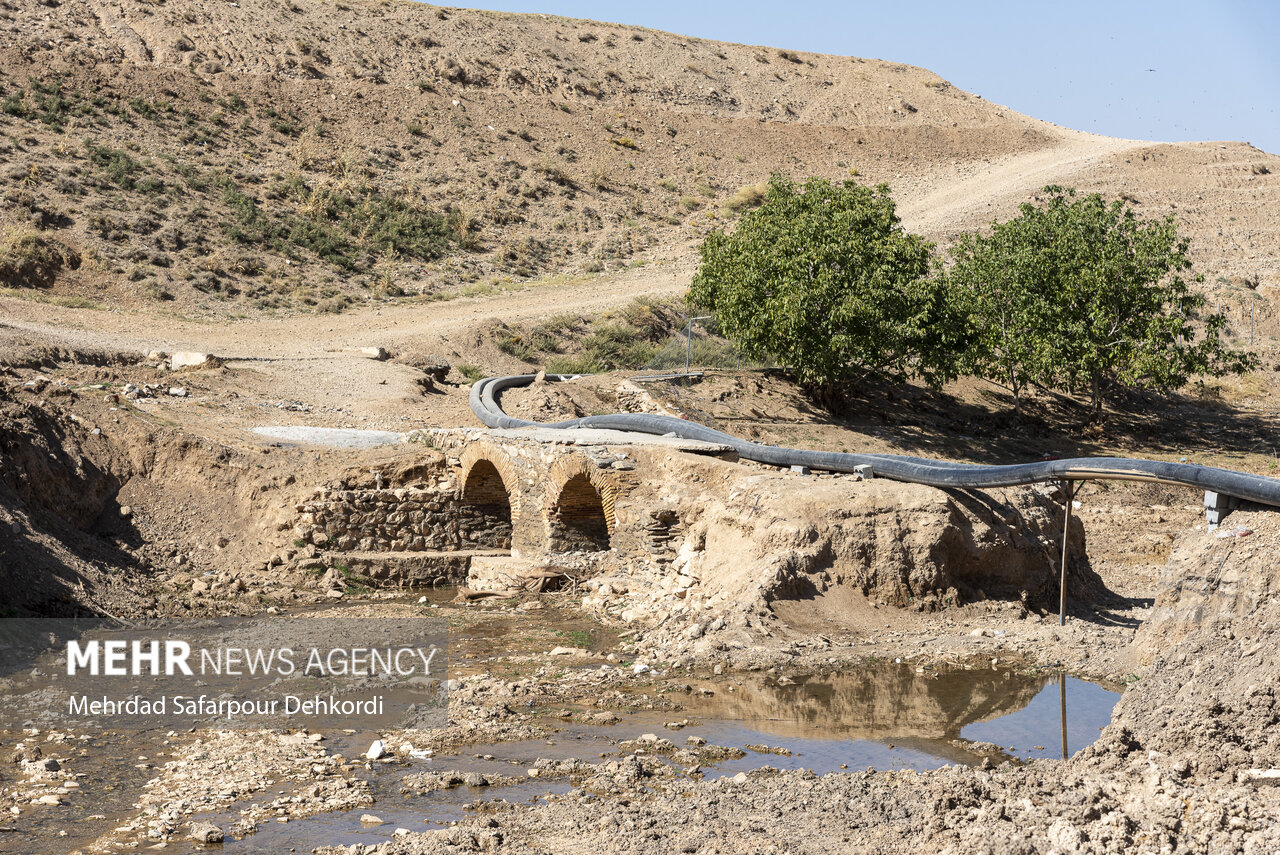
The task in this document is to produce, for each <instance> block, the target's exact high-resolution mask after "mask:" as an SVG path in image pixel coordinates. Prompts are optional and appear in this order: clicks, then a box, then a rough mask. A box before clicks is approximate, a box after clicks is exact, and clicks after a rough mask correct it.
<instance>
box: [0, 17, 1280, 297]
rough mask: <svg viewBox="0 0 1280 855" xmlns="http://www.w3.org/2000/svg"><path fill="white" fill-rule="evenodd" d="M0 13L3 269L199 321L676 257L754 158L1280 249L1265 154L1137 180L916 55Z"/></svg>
mask: <svg viewBox="0 0 1280 855" xmlns="http://www.w3.org/2000/svg"><path fill="white" fill-rule="evenodd" d="M0 29H3V30H4V33H3V38H0V90H2V91H0V135H2V136H0V150H2V153H3V155H4V160H5V161H6V162H7V165H6V166H5V167H4V170H3V175H0V182H2V184H0V194H3V198H4V200H5V203H6V205H5V210H4V212H3V217H4V220H5V223H4V225H5V240H6V245H5V248H4V250H5V252H6V253H7V254H8V255H9V256H15V257H17V258H19V260H22V259H25V260H26V263H25V265H24V264H22V263H13V264H9V265H8V266H7V268H6V270H5V272H6V274H7V275H6V279H8V280H9V281H8V284H10V285H12V286H17V287H19V288H26V289H32V288H38V289H43V291H44V292H45V293H49V292H52V293H54V294H56V295H60V296H61V297H63V298H65V297H67V296H68V295H71V296H76V297H80V298H88V299H91V300H94V301H96V302H99V303H110V304H112V305H117V306H120V305H135V306H140V307H144V308H146V307H160V308H164V307H166V306H172V307H173V308H174V309H176V310H178V311H181V312H183V313H186V314H192V315H200V316H206V317H214V318H219V317H226V316H228V315H240V314H246V313H248V314H250V315H253V314H257V313H259V312H264V311H265V312H276V311H291V310H295V309H303V310H306V309H312V308H321V309H341V308H344V307H346V306H349V305H351V304H352V303H353V302H361V301H365V300H369V299H377V300H381V299H388V298H396V297H398V296H400V295H403V294H409V295H414V296H416V295H419V294H425V295H434V296H439V295H441V294H449V293H454V292H457V291H459V290H464V289H469V290H470V291H471V292H476V291H479V292H481V293H483V292H486V291H489V290H492V289H494V288H502V287H506V285H507V284H508V283H509V282H510V281H512V280H519V279H524V278H529V277H537V276H541V275H545V274H555V273H580V272H597V271H604V270H612V269H619V268H622V267H625V266H627V265H629V264H632V263H635V262H637V261H644V260H656V259H673V258H674V259H684V260H686V261H687V259H688V258H689V254H690V251H691V247H692V246H694V245H695V242H696V241H697V239H698V238H700V236H701V235H703V234H705V233H706V232H707V231H708V230H710V229H714V228H724V227H727V226H729V225H731V222H732V218H733V217H734V216H735V212H736V211H737V210H740V208H741V206H742V204H743V203H744V202H748V201H749V199H750V193H749V192H744V191H743V188H748V187H749V186H750V185H753V184H757V183H758V182H760V181H762V180H764V179H765V178H766V177H767V176H768V174H769V173H770V172H772V171H774V170H782V171H784V172H788V173H790V174H792V175H796V176H806V175H813V174H816V175H823V176H827V177H832V178H842V177H848V176H849V175H850V174H856V175H857V176H859V178H860V180H864V181H869V182H879V181H887V182H889V183H890V184H891V185H892V186H893V187H894V191H895V193H896V194H897V196H898V197H899V199H900V200H901V202H902V207H903V213H904V217H905V219H906V221H907V223H908V225H909V226H911V227H913V228H917V229H919V230H922V231H924V232H925V233H926V234H928V235H929V236H931V237H936V238H942V239H945V238H946V237H947V236H948V235H949V234H951V233H953V232H954V231H956V230H958V229H961V228H970V227H974V226H978V225H981V224H982V223H983V222H985V221H987V220H989V219H990V218H991V217H993V216H1002V215H1006V214H1008V213H1009V212H1011V211H1013V210H1015V206H1016V204H1017V203H1018V202H1020V201H1024V200H1025V199H1026V198H1027V197H1028V195H1029V194H1030V193H1032V192H1034V191H1035V190H1036V189H1037V188H1038V187H1039V186H1041V185H1043V184H1044V183H1048V182H1050V181H1064V182H1070V183H1077V184H1080V185H1082V186H1085V185H1089V186H1095V185H1096V186H1098V187H1099V188H1100V189H1104V190H1112V191H1117V190H1120V189H1122V188H1123V189H1125V190H1126V191H1127V192H1133V193H1134V195H1136V196H1138V197H1139V198H1143V197H1147V198H1149V199H1150V200H1151V210H1152V211H1153V212H1163V211H1165V210H1171V209H1172V204H1173V199H1174V198H1176V197H1180V196H1181V195H1182V194H1183V193H1184V191H1185V189H1186V188H1187V187H1188V186H1189V185H1191V186H1195V187H1196V188H1197V192H1199V193H1200V194H1201V196H1202V198H1201V199H1200V200H1198V201H1197V206H1196V218H1197V219H1196V224H1195V226H1194V229H1193V231H1194V236H1195V237H1196V238H1197V240H1198V241H1200V242H1201V244H1202V246H1201V249H1202V260H1203V262H1204V265H1205V267H1206V269H1207V270H1208V271H1209V272H1210V273H1211V274H1214V275H1218V274H1224V275H1227V276H1229V277H1235V279H1236V280H1241V281H1242V280H1243V278H1245V277H1249V276H1253V277H1256V276H1261V277H1262V278H1263V279H1268V278H1274V276H1275V271H1276V270H1277V266H1278V262H1277V251H1276V246H1277V244H1280V240H1277V225H1276V223H1275V221H1274V218H1273V217H1272V215H1271V214H1270V209H1269V208H1268V206H1267V205H1266V204H1258V203H1257V202H1261V203H1265V201H1266V200H1269V199H1272V198H1273V197H1274V194H1275V192H1276V186H1277V185H1276V180H1277V179H1276V173H1278V172H1280V164H1274V165H1275V166H1276V168H1275V169H1270V167H1268V166H1267V164H1269V163H1273V162H1274V161H1275V159H1274V158H1271V157H1270V156H1268V155H1263V154H1262V153H1260V152H1254V151H1252V150H1249V149H1247V147H1244V146H1239V145H1236V146H1230V147H1228V149H1226V150H1222V149H1218V148H1214V147H1202V148H1197V147H1187V146H1175V147H1172V151H1173V152H1174V153H1175V154H1176V159H1177V161H1178V166H1177V168H1175V169H1173V170H1168V169H1161V168H1158V165H1157V164H1156V163H1155V162H1151V161H1149V160H1146V159H1143V158H1142V155H1140V154H1136V153H1137V152H1140V151H1141V152H1142V153H1143V154H1145V153H1146V152H1147V151H1148V149H1147V148H1143V147H1142V146H1140V144H1137V143H1132V142H1125V141H1117V140H1111V139H1107V138H1102V137H1096V136H1092V135H1087V134H1080V133H1077V132H1071V131H1066V130H1064V129H1061V128H1057V127H1055V126H1052V125H1049V124H1047V123H1044V122H1040V121H1037V120H1034V119H1031V118H1028V117H1026V116H1022V115H1020V114H1018V113H1015V112H1013V111H1011V110H1008V109H1006V108H1003V107H1000V106H999V105H995V104H991V103H989V102H987V101H985V100H983V99H982V98H981V97H979V96H977V95H973V94H970V93H967V92H963V91H961V90H958V89H956V88H955V87H953V86H951V85H950V84H948V83H947V82H946V81H944V80H942V79H941V78H939V77H938V76H937V75H935V74H933V73H931V72H928V71H925V70H923V69H919V68H914V67H911V66H905V65H899V64H894V63H887V62H881V61H876V60H863V59H857V58H849V57H834V56H823V55H816V54H804V53H797V52H793V51H788V50H785V49H778V48H764V47H751V46H743V45H730V44H722V43H717V42H709V41H703V40H698V39H689V38H684V37H681V36H677V35H672V34H668V33H661V32H656V31H651V30H645V29H640V28H634V27H624V26H619V25H612V24H600V23H595V22H589V21H578V20H569V19H563V18H553V17H549V16H540V15H526V16H517V15H504V14H496V13H486V12H473V11H462V10H451V9H443V8H437V7H432V6H425V5H422V4H417V3H409V2H396V3H393V2H343V3H337V4H334V3H329V2H318V0H296V2H272V0H268V1H267V2H254V3H245V4H242V5H235V4H229V3H221V4H196V3H191V2H189V0H178V1H177V2H175V1H174V0H170V2H167V3H164V4H152V3H145V2H135V0H126V2H122V3H115V4H106V3H98V2H85V0H66V2H61V3H60V4H58V5H56V6H47V5H43V4H40V3H37V2H34V0H6V2H5V4H4V5H3V6H0ZM1152 151H1156V150H1154V149H1153V150H1152ZM1224 151H1225V154H1224ZM1224 157H1225V162H1224V161H1223V158H1224ZM1108 158H1111V160H1108ZM1263 170H1268V171H1263ZM1201 176H1203V180H1201ZM1209 176H1212V177H1213V180H1210V179H1209ZM1245 200H1248V201H1249V202H1251V203H1254V204H1242V203H1243V202H1244V201H1245ZM1143 201H1144V202H1145V201H1146V199H1143ZM1233 206H1235V207H1236V208H1239V209H1240V210H1239V211H1238V213H1236V214H1235V215H1236V216H1238V221H1237V222H1238V225H1233V227H1232V228H1231V229H1230V230H1229V231H1225V230H1224V233H1223V234H1221V235H1219V234H1217V232H1218V231H1219V230H1220V229H1219V228H1216V227H1215V225H1214V221H1215V219H1221V220H1225V217H1223V216H1222V215H1223V214H1224V213H1225V212H1226V211H1227V210H1229V209H1232V207H1233ZM1242 246H1243V247H1244V249H1245V251H1246V254H1251V255H1253V256H1254V258H1252V259H1248V262H1247V263H1243V262H1242V261H1241V259H1239V258H1238V255H1239V252H1240V249H1241V247H1242ZM27 293H30V292H27Z"/></svg>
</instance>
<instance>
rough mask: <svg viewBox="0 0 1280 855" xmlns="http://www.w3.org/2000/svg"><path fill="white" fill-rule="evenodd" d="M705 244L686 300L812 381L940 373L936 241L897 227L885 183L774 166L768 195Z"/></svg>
mask: <svg viewBox="0 0 1280 855" xmlns="http://www.w3.org/2000/svg"><path fill="white" fill-rule="evenodd" d="M700 255H701V264H700V265H699V268H698V272H697V274H696V275H695V276H694V278H693V283H692V286H691V288H690V291H689V302H690V304H691V305H693V306H696V307H699V308H705V309H708V310H710V311H711V312H712V313H714V315H715V317H716V319H717V320H718V321H719V323H720V328H721V330H722V331H723V332H724V333H725V334H726V335H727V336H728V337H729V338H730V339H732V340H733V341H735V342H737V343H738V345H739V346H740V347H741V348H742V349H743V351H744V353H745V354H746V355H747V356H748V357H749V358H752V359H765V360H767V359H776V360H778V361H780V362H783V363H785V364H787V365H790V366H792V367H793V368H794V370H795V372H796V374H797V378H798V379H799V381H800V382H801V383H802V384H804V385H805V386H808V387H810V388H811V389H815V390H826V391H830V390H831V389H832V388H834V387H835V386H836V385H838V384H840V383H842V382H844V381H847V380H850V379H856V378H857V377H859V376H866V375H868V374H871V373H884V374H888V375H891V376H897V377H901V376H904V375H907V374H909V373H920V374H923V375H925V376H927V377H928V378H930V379H942V378H943V377H944V375H946V374H947V372H948V370H949V365H950V363H949V362H948V360H947V359H946V358H945V354H947V353H955V352H956V351H957V345H956V341H955V338H954V336H953V335H951V336H949V334H948V330H950V329H951V325H948V324H946V323H944V322H943V321H944V320H945V317H944V316H945V314H946V311H947V309H948V305H947V303H946V301H945V300H944V299H943V294H942V291H941V288H940V285H939V283H938V281H937V280H936V279H935V278H934V277H933V276H932V273H933V271H934V268H935V264H934V254H933V244H931V243H929V242H928V241H926V240H924V239H923V238H921V237H919V236H918V235H913V234H910V233H908V232H906V231H904V230H903V229H902V227H901V225H900V223H899V220H898V217H897V215H896V213H895V211H894V203H893V200H892V199H891V198H890V196H889V188H888V187H886V186H884V185H881V186H879V187H877V188H875V189H874V190H872V189H871V188H868V187H865V186H863V185H861V184H858V183H857V182H854V181H845V182H843V183H839V184H833V183H832V182H830V181H826V180H823V179H820V178H811V179H809V181H808V182H806V183H805V184H804V185H803V186H798V185H797V184H796V183H795V182H793V181H791V180H790V179H788V178H786V177H784V176H781V175H774V176H773V177H772V179H770V181H769V189H768V192H767V193H766V194H765V200H764V203H763V204H762V205H761V206H760V207H759V208H756V209H755V210H753V211H750V212H748V213H746V214H744V215H743V216H742V218H741V219H740V220H739V222H738V226H737V228H736V229H735V230H734V231H733V233H732V234H724V233H722V232H714V233H712V234H710V235H708V236H707V239H706V240H705V241H704V242H703V244H702V246H701V249H700Z"/></svg>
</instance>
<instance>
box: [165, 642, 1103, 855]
mask: <svg viewBox="0 0 1280 855" xmlns="http://www.w3.org/2000/svg"><path fill="white" fill-rule="evenodd" d="M661 688H666V689H668V690H669V689H671V688H672V687H671V686H667V687H661ZM674 688H675V691H674V692H671V691H666V692H663V696H664V697H667V698H669V699H671V700H674V701H675V702H676V704H677V705H678V706H679V707H681V709H679V710H678V711H675V712H672V711H669V710H667V711H662V712H654V711H642V712H634V713H621V718H620V721H619V722H618V723H617V724H614V725H605V726H593V725H585V724H563V725H561V729H560V730H559V732H557V733H556V734H554V735H553V736H551V737H550V738H549V739H536V740H523V741H519V742H508V743H490V744H477V745H469V746H463V747H462V748H460V749H458V750H457V751H456V752H453V753H450V754H447V755H440V756H436V757H432V758H429V759H425V760H420V761H415V762H414V763H412V764H411V766H409V767H405V766H398V765H397V766H386V767H379V768H377V769H375V770H374V772H372V773H365V774H366V776H367V779H368V780H369V782H370V786H371V789H372V791H373V794H374V796H375V798H376V802H375V804H374V805H372V806H371V807H367V808H362V809H357V810H352V811H341V812H335V813H330V814H324V815H320V816H315V817H310V818H304V819H297V820H292V821H290V822H289V823H277V822H267V823H264V824H263V825H262V826H260V830H259V831H258V832H257V833H256V834H253V835H251V836H249V837H246V838H244V839H243V840H240V841H236V840H231V839H228V840H227V841H226V842H225V843H224V844H223V847H222V850H223V851H227V852H256V851H286V850H288V848H289V847H296V848H297V850H298V851H308V850H309V849H311V848H314V847H316V846H320V845H332V844H338V843H341V844H351V843H364V844H372V843H379V842H382V841H385V840H387V839H388V838H390V837H391V835H392V833H393V832H394V831H395V829H396V828H407V829H410V830H412V831H425V830H428V829H430V828H438V827H440V825H441V824H442V823H447V822H449V821H452V820H457V819H460V818H462V817H463V816H464V815H465V814H466V812H467V807H468V805H470V804H471V803H472V802H474V801H476V800H490V799H505V800H506V801H509V802H522V803H525V804H533V803H536V802H537V801H539V800H540V799H542V798H544V797H545V796H547V795H548V794H554V793H563V792H567V791H568V790H569V789H570V786H571V785H570V783H569V781H568V780H567V779H564V778H556V779H539V780H532V779H531V780H529V781H527V782H526V781H522V782H521V783H519V784H517V785H515V786H508V787H488V788H483V789H472V788H470V787H466V786H460V787H457V788H456V789H453V790H444V791H437V792H433V793H429V794H426V795H405V794H401V793H400V792H399V781H400V779H401V778H402V777H403V776H404V775H406V774H410V773H412V772H420V771H427V770H440V771H443V770H456V771H462V772H468V771H476V772H482V773H484V774H488V775H504V776H517V777H520V776H523V775H524V774H525V770H526V769H527V768H529V767H531V766H533V765H534V763H535V762H536V761H537V760H538V759H540V758H545V759H568V758H578V759H582V760H585V761H588V762H593V763H599V762H602V761H604V760H607V759H608V758H611V757H616V756H618V754H619V750H620V749H619V748H618V746H617V743H618V742H620V741H623V740H633V739H637V738H639V737H641V736H644V735H646V734H654V735H656V736H658V737H660V738H664V739H669V740H671V741H672V742H673V743H675V744H676V745H677V746H678V747H684V746H685V745H686V744H687V742H688V740H689V738H690V737H698V738H701V739H705V740H706V741H707V743H708V744H712V745H722V746H726V747H732V748H739V749H742V750H744V751H745V754H744V756H742V757H738V758H732V759H727V760H724V761H721V762H718V763H714V764H710V765H707V766H705V767H704V768H703V770H702V774H703V775H704V776H706V777H708V778H714V777H720V776H732V775H736V774H737V773H738V772H744V771H750V770H752V769H759V768H762V767H765V766H768V767H772V768H776V769H810V770H813V771H814V772H817V773H820V774H821V773H827V772H839V771H845V770H847V771H861V770H863V769H867V768H874V769H908V768H909V769H916V770H921V771H923V770H926V769H935V768H938V767H940V766H944V765H947V764H954V763H965V764H975V763H981V762H982V761H983V760H984V759H988V758H989V759H991V760H993V761H997V762H998V761H1000V760H1030V759H1034V758H1038V757H1053V756H1059V755H1060V754H1061V752H1062V747H1063V745H1064V740H1065V745H1066V750H1067V752H1068V754H1071V753H1074V752H1076V751H1078V750H1080V749H1081V748H1083V747H1084V746H1086V745H1088V744H1090V743H1092V742H1093V741H1094V740H1095V739H1097V736H1098V732H1099V731H1100V730H1101V729H1102V728H1103V727H1105V726H1106V725H1107V723H1108V722H1109V721H1110V719H1111V711H1112V707H1114V706H1115V703H1116V701H1118V700H1119V698H1120V694H1119V693H1118V692H1113V691H1110V690H1108V689H1106V688H1103V687H1102V686H1098V685H1095V684H1093V683H1089V682H1086V681H1084V680H1078V679H1076V678H1074V677H1067V676H1063V675H1045V674H1038V675H1023V674H1016V673H1013V672H1005V671H956V672H950V673H947V674H942V675H934V676H928V675H920V674H917V673H916V672H915V670H914V669H913V668H910V667H908V666H898V665H890V664H880V665H874V666H871V667H869V668H867V669H865V670H863V671H860V672H858V673H857V674H836V675H830V676H825V677H811V678H807V679H802V680H799V681H798V682H797V683H795V684H792V685H779V684H778V683H777V681H776V680H774V679H772V678H755V679H751V678H737V677H735V678H734V679H731V680H729V681H727V682H715V683H710V682H708V683H706V684H704V685H701V686H698V687H697V688H694V687H692V686H691V687H690V688H691V689H692V690H691V691H688V692H686V691H685V685H684V684H675V685H674ZM699 689H709V691H711V692H712V694H710V695H707V694H702V693H700V692H699V691H698V690H699ZM651 691H652V690H651ZM650 696H651V697H652V694H651V695H650ZM1064 708H1065V710H1066V717H1065V719H1064V718H1063V717H1062V712H1063V710H1064ZM685 720H688V722H689V723H688V724H687V725H684V726H681V727H678V728H668V727H667V726H666V725H667V724H668V723H676V722H682V721H685ZM1064 734H1065V735H1064ZM359 739H363V737H359V738H358V739H357V741H358V740H359ZM987 743H990V744H987ZM995 746H998V747H995ZM332 747H333V748H335V749H338V748H339V747H338V746H337V745H335V746H332ZM348 748H349V746H346V745H343V746H341V749H339V750H346V751H347V753H348V754H351V753H355V750H348ZM351 748H354V745H353V746H351ZM766 749H769V750H766ZM356 750H358V749H356ZM477 755H481V756H479V757H478V756H477ZM486 758H491V759H486ZM364 814H373V815H375V816H377V817H378V818H379V819H381V820H383V824H382V825H365V824H361V822H360V817H361V816H362V815H364ZM238 818H239V816H238V814H231V813H229V814H221V815H215V816H213V817H211V819H212V820H213V821H214V822H216V823H218V824H219V825H221V826H222V827H224V828H225V827H227V826H229V825H230V824H231V823H232V822H234V821H235V820H236V819H238ZM185 845H186V846H188V847H190V846H191V844H185ZM171 849H172V845H171ZM179 851H198V849H192V848H187V849H182V848H181V847H179Z"/></svg>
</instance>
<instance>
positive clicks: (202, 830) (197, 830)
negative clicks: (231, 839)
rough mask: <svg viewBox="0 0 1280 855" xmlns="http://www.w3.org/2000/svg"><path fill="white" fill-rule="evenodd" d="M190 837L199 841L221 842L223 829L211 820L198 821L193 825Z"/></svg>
mask: <svg viewBox="0 0 1280 855" xmlns="http://www.w3.org/2000/svg"><path fill="white" fill-rule="evenodd" d="M189 837H190V838H191V839H192V840H194V841H196V842H197V843H206V844H207V843H221V842H222V838H223V834H222V829H221V828H218V826H216V825H214V824H213V823H211V822H197V823H194V824H193V825H192V826H191V834H190V835H189Z"/></svg>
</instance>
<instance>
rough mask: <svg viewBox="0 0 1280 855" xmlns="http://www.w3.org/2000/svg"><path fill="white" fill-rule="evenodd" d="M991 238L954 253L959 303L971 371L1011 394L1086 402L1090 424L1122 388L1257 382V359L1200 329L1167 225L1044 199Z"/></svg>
mask: <svg viewBox="0 0 1280 855" xmlns="http://www.w3.org/2000/svg"><path fill="white" fill-rule="evenodd" d="M1042 192H1043V194H1044V196H1045V198H1044V199H1043V200H1041V201H1040V203H1039V204H1035V205H1033V204H1030V203H1028V204H1024V205H1023V206H1022V213H1021V214H1020V215H1019V216H1018V217H1016V218H1014V219H1012V220H1009V221H1008V222H1004V223H994V224H993V225H992V227H991V229H990V231H989V232H988V233H987V234H970V235H962V236H961V237H960V239H959V240H957V241H956V244H955V246H954V247H953V248H952V251H951V255H952V258H953V259H954V261H955V263H954V265H953V266H952V268H951V270H950V272H949V279H950V281H951V283H952V285H953V298H954V299H956V300H958V301H960V302H961V303H962V304H963V305H964V306H965V308H966V309H967V311H968V313H969V315H970V317H971V324H972V327H973V328H972V332H971V335H970V345H969V348H968V352H967V354H966V359H967V362H968V368H969V369H970V370H972V371H973V372H974V373H976V374H979V375H980V376H983V377H987V378H990V379H992V380H995V381H997V382H1000V383H1003V384H1006V385H1007V386H1008V387H1009V389H1010V390H1011V391H1012V392H1013V394H1014V402H1015V408H1016V407H1017V406H1018V402H1019V396H1020V393H1021V391H1022V389H1023V388H1024V387H1025V386H1026V385H1027V384H1035V385H1038V386H1041V387H1044V388H1049V389H1058V390H1061V391H1065V392H1070V393H1084V394H1086V395H1088V397H1089V400H1090V403H1091V405H1092V407H1093V412H1094V418H1095V419H1097V418H1100V417H1101V415H1102V407H1103V402H1104V399H1105V398H1106V397H1107V396H1108V395H1109V394H1110V393H1111V392H1112V391H1113V390H1114V389H1116V388H1122V387H1137V388H1145V389H1152V390H1156V391H1167V390H1170V389H1175V388H1178V387H1179V386H1181V385H1183V384H1184V383H1185V382H1186V381H1187V380H1188V379H1189V378H1190V377H1192V376H1198V375H1206V374H1212V375H1216V376H1220V375H1222V374H1225V373H1239V372H1244V371H1248V370H1251V369H1252V368H1253V367H1254V366H1256V364H1257V358H1256V356H1255V355H1253V354H1251V353H1247V352H1245V351H1239V350H1232V349H1230V348H1228V347H1227V346H1226V345H1225V343H1224V342H1223V340H1222V334H1223V332H1224V330H1225V326H1226V321H1225V319H1224V318H1222V317H1220V316H1216V315H1213V316H1210V317H1208V318H1205V319H1203V322H1201V319H1200V310H1201V309H1202V308H1203V307H1204V303H1205V300H1204V297H1203V296H1201V295H1200V294H1197V293H1194V292H1192V291H1191V290H1190V288H1189V287H1188V281H1197V282H1198V281H1203V277H1202V276H1196V275H1194V274H1193V273H1192V272H1191V260H1190V257H1189V256H1188V254H1187V252H1188V248H1189V247H1188V242H1187V241H1186V240H1185V239H1183V238H1180V237H1179V236H1178V230H1177V224H1176V223H1175V221H1174V219H1173V217H1172V216H1169V217H1165V218H1163V219H1159V220H1144V219H1142V218H1140V217H1139V216H1138V215H1137V213H1136V212H1135V211H1134V210H1133V208H1132V206H1131V203H1130V202H1128V201H1126V200H1124V199H1118V200H1115V201H1112V202H1107V201H1106V200H1104V199H1103V198H1102V197H1101V196H1100V195H1098V194H1096V193H1092V194H1089V195H1087V196H1083V197H1079V198H1077V197H1076V193H1075V191H1074V190H1069V189H1064V188H1062V187H1056V186H1054V187H1046V188H1044V190H1043V191H1042Z"/></svg>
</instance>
